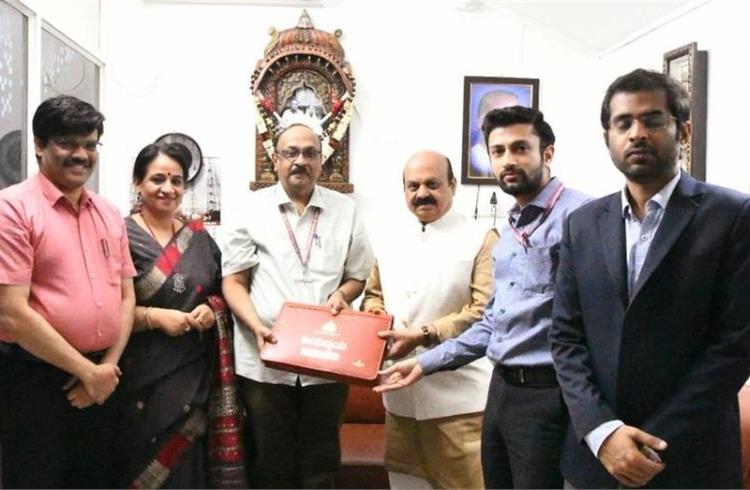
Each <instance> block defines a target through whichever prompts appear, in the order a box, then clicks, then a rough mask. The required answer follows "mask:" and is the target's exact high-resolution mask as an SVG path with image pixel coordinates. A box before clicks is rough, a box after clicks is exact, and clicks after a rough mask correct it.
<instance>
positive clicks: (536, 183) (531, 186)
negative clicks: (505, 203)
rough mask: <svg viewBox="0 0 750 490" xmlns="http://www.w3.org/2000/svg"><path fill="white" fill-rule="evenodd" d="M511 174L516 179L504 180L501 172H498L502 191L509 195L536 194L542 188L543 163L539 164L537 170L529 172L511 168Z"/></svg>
mask: <svg viewBox="0 0 750 490" xmlns="http://www.w3.org/2000/svg"><path fill="white" fill-rule="evenodd" d="M503 173H507V172H503ZM513 175H514V176H515V178H516V181H515V182H506V181H505V179H504V178H503V174H500V178H499V179H498V184H499V185H500V189H501V190H502V191H503V192H504V193H506V194H508V195H509V196H523V195H527V194H536V193H537V192H538V191H539V190H541V188H542V182H543V180H544V165H542V166H540V167H539V169H538V170H537V171H535V172H533V173H531V174H526V173H525V172H524V171H523V170H521V169H520V168H516V169H515V170H513Z"/></svg>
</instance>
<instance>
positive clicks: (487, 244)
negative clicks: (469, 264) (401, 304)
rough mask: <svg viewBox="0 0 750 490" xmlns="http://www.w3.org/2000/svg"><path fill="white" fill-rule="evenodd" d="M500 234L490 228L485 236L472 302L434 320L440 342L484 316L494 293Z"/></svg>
mask: <svg viewBox="0 0 750 490" xmlns="http://www.w3.org/2000/svg"><path fill="white" fill-rule="evenodd" d="M497 239H498V234H497V232H496V231H495V230H489V231H488V232H487V234H486V235H485V237H484V243H482V248H481V249H480V250H479V253H477V256H476V257H475V258H474V267H473V269H472V273H471V285H470V287H471V300H472V301H471V303H469V304H466V305H464V307H463V308H461V311H458V312H454V313H451V314H449V315H446V316H444V317H442V318H438V319H437V320H434V321H433V322H432V325H433V326H434V327H435V331H436V332H437V336H438V339H439V340H440V342H444V341H445V340H447V339H450V338H453V337H456V336H457V335H459V334H461V332H463V331H464V330H466V329H467V328H469V327H470V326H471V324H472V323H474V322H476V321H478V320H479V319H480V318H482V313H483V312H484V309H485V307H486V306H487V301H489V299H490V295H491V294H492V283H493V266H494V264H493V261H492V248H493V247H494V246H495V243H496V242H497Z"/></svg>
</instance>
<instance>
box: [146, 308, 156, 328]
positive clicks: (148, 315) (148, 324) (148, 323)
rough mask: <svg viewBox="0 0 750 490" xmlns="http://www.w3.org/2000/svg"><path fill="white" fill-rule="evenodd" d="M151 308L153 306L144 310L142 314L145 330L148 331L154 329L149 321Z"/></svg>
mask: <svg viewBox="0 0 750 490" xmlns="http://www.w3.org/2000/svg"><path fill="white" fill-rule="evenodd" d="M152 308H153V306H149V307H148V308H146V313H144V315H143V318H145V319H146V328H148V329H149V330H153V329H154V324H153V322H152V321H151V309H152Z"/></svg>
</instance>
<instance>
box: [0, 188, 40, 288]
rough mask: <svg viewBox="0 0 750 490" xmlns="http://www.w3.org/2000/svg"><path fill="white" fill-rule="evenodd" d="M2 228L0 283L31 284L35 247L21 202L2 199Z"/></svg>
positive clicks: (0, 204) (0, 216)
mask: <svg viewBox="0 0 750 490" xmlns="http://www.w3.org/2000/svg"><path fill="white" fill-rule="evenodd" d="M0 230H2V232H0V284H8V285H17V286H28V285H30V284H31V273H32V270H33V268H34V247H33V246H32V244H31V233H30V227H29V224H28V223H27V220H26V219H25V213H24V212H23V208H22V207H21V206H20V204H18V203H13V202H11V201H9V200H7V199H2V200H0Z"/></svg>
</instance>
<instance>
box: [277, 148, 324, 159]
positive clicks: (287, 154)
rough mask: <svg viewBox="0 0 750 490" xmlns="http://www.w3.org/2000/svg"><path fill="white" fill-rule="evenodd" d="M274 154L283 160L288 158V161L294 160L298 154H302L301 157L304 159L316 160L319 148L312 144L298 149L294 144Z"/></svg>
mask: <svg viewBox="0 0 750 490" xmlns="http://www.w3.org/2000/svg"><path fill="white" fill-rule="evenodd" d="M276 154H277V155H279V156H280V157H281V158H283V159H285V160H289V161H290V162H293V161H294V160H296V159H297V157H298V156H300V155H302V158H304V159H305V160H316V159H317V158H318V157H320V150H318V149H317V148H315V147H313V146H308V147H307V148H304V149H302V150H300V149H299V148H297V147H296V146H291V147H289V148H284V149H283V150H278V151H277V152H276Z"/></svg>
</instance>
